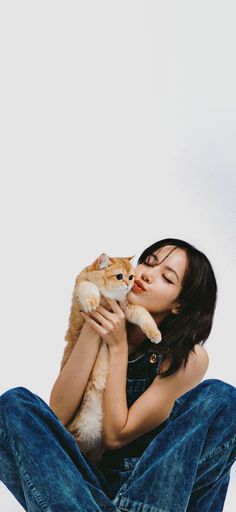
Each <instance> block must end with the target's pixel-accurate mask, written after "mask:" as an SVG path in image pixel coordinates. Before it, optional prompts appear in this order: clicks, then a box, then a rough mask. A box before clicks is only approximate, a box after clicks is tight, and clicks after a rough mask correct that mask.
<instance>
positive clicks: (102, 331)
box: [81, 311, 107, 336]
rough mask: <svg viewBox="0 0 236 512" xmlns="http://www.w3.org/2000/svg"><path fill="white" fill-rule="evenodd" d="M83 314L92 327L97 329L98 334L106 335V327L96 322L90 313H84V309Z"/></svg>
mask: <svg viewBox="0 0 236 512" xmlns="http://www.w3.org/2000/svg"><path fill="white" fill-rule="evenodd" d="M81 315H82V316H83V317H84V318H85V320H86V322H88V323H89V324H90V325H91V327H93V328H94V329H95V331H97V332H98V334H100V336H104V335H105V334H106V333H107V331H106V329H104V328H103V327H102V326H101V325H99V324H98V323H97V322H95V320H93V319H92V318H91V317H90V316H89V315H87V314H86V313H83V312H82V311H81Z"/></svg>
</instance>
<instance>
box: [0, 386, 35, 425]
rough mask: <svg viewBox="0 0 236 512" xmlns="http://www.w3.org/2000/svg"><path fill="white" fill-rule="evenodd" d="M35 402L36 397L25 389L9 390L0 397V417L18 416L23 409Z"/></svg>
mask: <svg viewBox="0 0 236 512" xmlns="http://www.w3.org/2000/svg"><path fill="white" fill-rule="evenodd" d="M36 401H37V398H36V396H35V395H34V394H33V393H32V392H31V391H30V390H29V389H27V388H25V387H22V386H18V387H15V388H10V389H8V390H7V391H5V392H4V393H3V394H2V395H1V396H0V417H1V418H2V417H3V416H11V415H18V416H19V415H20V413H22V412H23V411H24V408H25V407H27V408H28V407H29V405H30V403H35V402H36Z"/></svg>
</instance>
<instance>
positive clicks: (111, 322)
mask: <svg viewBox="0 0 236 512" xmlns="http://www.w3.org/2000/svg"><path fill="white" fill-rule="evenodd" d="M106 301H107V302H108V304H109V305H110V307H111V311H109V310H108V309H106V308H104V307H103V306H98V307H97V309H96V311H92V312H91V313H84V312H81V315H82V316H83V317H84V318H85V320H86V321H87V322H88V323H89V324H90V325H91V327H93V328H94V329H95V331H97V333H98V334H100V336H101V338H102V339H103V340H104V341H105V343H106V344H107V345H108V348H114V347H122V346H124V345H127V332H126V318H125V315H124V312H123V311H122V309H121V308H120V306H119V304H118V303H117V301H116V300H112V299H108V298H107V297H106ZM96 320H97V321H96Z"/></svg>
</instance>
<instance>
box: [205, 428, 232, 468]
mask: <svg viewBox="0 0 236 512" xmlns="http://www.w3.org/2000/svg"><path fill="white" fill-rule="evenodd" d="M235 442H236V434H235V436H234V437H233V438H232V439H231V440H230V441H226V442H225V443H223V444H221V445H219V446H218V447H217V448H215V449H214V450H213V451H212V452H210V453H208V454H207V455H206V456H205V457H204V458H203V459H200V461H199V464H203V463H204V462H206V461H207V460H209V459H212V458H213V457H216V456H217V455H219V453H221V452H223V451H224V450H227V448H229V447H230V446H231V445H232V444H234V443H235Z"/></svg>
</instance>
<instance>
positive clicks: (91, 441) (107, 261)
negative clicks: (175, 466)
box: [61, 253, 161, 462]
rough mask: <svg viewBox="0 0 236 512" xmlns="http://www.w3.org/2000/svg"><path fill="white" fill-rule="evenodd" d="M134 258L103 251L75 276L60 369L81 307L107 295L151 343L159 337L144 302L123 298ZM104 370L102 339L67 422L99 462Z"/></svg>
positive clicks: (78, 322) (131, 280)
mask: <svg viewBox="0 0 236 512" xmlns="http://www.w3.org/2000/svg"><path fill="white" fill-rule="evenodd" d="M133 258H134V256H132V257H128V258H121V257H119V258H118V257H117V258H114V257H109V256H108V255H107V254H105V253H103V254H101V255H100V256H99V257H98V258H97V259H96V260H95V261H94V262H93V263H92V264H91V265H89V266H87V267H85V268H84V269H83V270H82V271H81V272H80V274H79V275H78V276H77V278H76V281H75V286H74V291H73V295H72V303H71V311H70V316H69V324H68V329H67V331H66V335H65V341H66V342H67V345H66V347H65V349H64V353H63V357H62V361H61V369H62V368H63V366H64V365H65V364H66V362H67V360H68V358H69V356H70V354H71V352H72V350H73V347H74V345H75V343H76V342H77V340H78V337H79V334H80V331H81V329H82V326H83V323H84V321H85V320H84V318H83V317H82V315H81V314H80V310H81V311H85V312H87V313H88V312H91V311H94V310H96V308H97V307H98V306H99V305H102V306H104V307H107V302H106V300H104V298H106V297H107V298H110V299H113V300H117V301H118V302H119V305H120V307H121V309H122V310H123V312H124V314H125V317H126V319H127V320H128V321H129V322H131V323H133V324H136V325H138V326H139V327H140V328H141V329H142V331H143V332H144V333H145V335H146V336H147V338H149V339H150V340H151V341H153V342H154V343H159V342H160V341H161V333H160V331H159V329H158V327H157V325H156V322H155V321H154V319H153V318H152V316H151V315H150V313H149V312H148V311H147V310H146V309H145V308H144V307H143V306H139V305H133V304H130V303H129V302H128V300H127V298H126V297H127V294H128V293H129V292H130V290H131V288H132V287H133V285H134V274H133V271H134V269H133V261H132V260H133ZM88 342H89V340H88ZM107 373H108V347H107V344H106V343H105V341H104V340H102V341H101V345H100V348H99V351H98V354H97V357H96V360H95V363H94V366H93V369H92V371H91V374H90V377H89V380H88V383H87V385H86V388H85V392H84V395H83V399H82V401H81V403H80V405H79V407H78V409H77V411H76V413H75V415H74V417H73V418H72V420H71V421H70V422H69V424H68V425H67V426H66V428H67V430H68V431H69V432H70V433H71V434H72V435H73V437H74V439H75V441H76V442H77V444H78V446H79V448H80V450H81V451H82V452H83V453H84V454H86V456H87V457H88V458H89V459H90V460H91V461H92V462H98V461H99V460H100V459H101V456H102V454H103V453H104V451H105V449H104V447H102V444H101V430H102V417H103V413H102V393H103V390H104V388H105V384H106V377H107Z"/></svg>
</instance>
